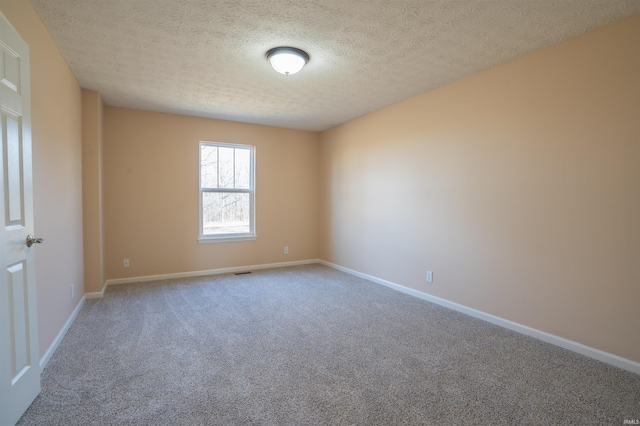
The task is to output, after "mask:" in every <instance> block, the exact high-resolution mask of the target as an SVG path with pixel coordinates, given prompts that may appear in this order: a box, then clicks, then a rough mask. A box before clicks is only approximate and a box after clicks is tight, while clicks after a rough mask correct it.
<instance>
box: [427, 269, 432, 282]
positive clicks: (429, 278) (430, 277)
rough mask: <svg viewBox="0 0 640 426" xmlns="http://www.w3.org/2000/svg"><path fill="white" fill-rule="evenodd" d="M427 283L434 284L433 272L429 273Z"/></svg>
mask: <svg viewBox="0 0 640 426" xmlns="http://www.w3.org/2000/svg"><path fill="white" fill-rule="evenodd" d="M427 282H428V283H432V282H433V272H431V271H427Z"/></svg>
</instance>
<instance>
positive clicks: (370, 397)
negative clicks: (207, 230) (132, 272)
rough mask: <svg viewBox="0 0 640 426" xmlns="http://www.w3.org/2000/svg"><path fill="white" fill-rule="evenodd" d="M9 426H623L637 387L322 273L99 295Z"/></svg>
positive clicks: (274, 273)
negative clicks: (39, 389)
mask: <svg viewBox="0 0 640 426" xmlns="http://www.w3.org/2000/svg"><path fill="white" fill-rule="evenodd" d="M42 385H43V389H42V393H41V394H40V396H38V398H37V399H36V400H35V402H34V403H33V404H32V405H31V407H30V408H29V410H28V411H27V412H26V413H25V415H24V416H23V417H22V419H21V420H20V422H19V424H25V425H26V424H37V425H90V424H96V425H102V424H145V425H173V424H180V425H261V424H264V425H321V424H326V425H352V424H356V425H401V424H407V425H411V424H425V425H448V424H480V425H499V424H507V425H513V424H544V425H560V424H581V425H584V424H599V425H600V424H612V425H620V424H623V421H624V420H625V419H638V418H640V376H638V375H635V374H632V373H629V372H626V371H623V370H620V369H617V368H615V367H611V366H608V365H606V364H603V363H600V362H598V361H594V360H592V359H590V358H587V357H584V356H581V355H578V354H575V353H573V352H569V351H566V350H563V349H560V348H558V347H555V346H552V345H549V344H546V343H543V342H541V341H538V340H535V339H532V338H529V337H526V336H523V335H520V334H517V333H515V332H512V331H509V330H505V329H502V328H500V327H497V326H494V325H492V324H489V323H486V322H483V321H480V320H478V319H475V318H472V317H469V316H466V315H463V314H460V313H457V312H455V311H451V310H448V309H445V308H442V307H440V306H437V305H434V304H430V303H428V302H425V301H423V300H420V299H417V298H414V297H411V296H407V295H405V294H403V293H400V292H396V291H394V290H391V289H388V288H386V287H383V286H380V285H378V284H373V283H370V282H368V281H365V280H362V279H359V278H356V277H353V276H350V275H347V274H344V273H341V272H338V271H335V270H333V269H330V268H327V267H325V266H320V265H309V266H301V267H292V268H283V269H273V270H262V271H255V272H253V273H252V274H249V275H238V276H236V275H231V274H228V275H218V276H209V277H200V278H190V279H183V280H166V281H156V282H149V283H141V284H127V285H120V286H111V287H109V288H108V291H107V292H106V294H105V297H104V298H103V299H97V300H89V301H87V302H86V304H85V306H84V307H83V308H82V310H81V312H80V314H79V315H78V317H77V319H76V321H75V323H74V324H73V325H72V327H71V328H70V329H69V332H68V333H67V335H66V337H65V338H64V340H63V341H62V343H61V344H60V346H59V348H58V350H57V351H56V353H55V354H54V355H53V357H52V358H51V361H50V362H49V364H48V366H47V368H46V369H45V371H44V373H43V376H42Z"/></svg>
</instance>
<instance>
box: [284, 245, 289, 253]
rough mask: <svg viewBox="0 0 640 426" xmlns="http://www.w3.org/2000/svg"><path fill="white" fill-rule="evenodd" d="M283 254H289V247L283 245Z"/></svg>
mask: <svg viewBox="0 0 640 426" xmlns="http://www.w3.org/2000/svg"><path fill="white" fill-rule="evenodd" d="M284 254H289V247H286V246H285V248H284Z"/></svg>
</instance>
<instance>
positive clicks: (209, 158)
mask: <svg viewBox="0 0 640 426" xmlns="http://www.w3.org/2000/svg"><path fill="white" fill-rule="evenodd" d="M200 162H201V167H200V187H201V188H217V187H218V147H216V146H208V145H201V146H200Z"/></svg>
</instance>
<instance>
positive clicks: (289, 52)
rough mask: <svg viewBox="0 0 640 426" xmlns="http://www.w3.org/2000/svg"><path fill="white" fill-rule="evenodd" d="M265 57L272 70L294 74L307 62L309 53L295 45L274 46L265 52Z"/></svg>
mask: <svg viewBox="0 0 640 426" xmlns="http://www.w3.org/2000/svg"><path fill="white" fill-rule="evenodd" d="M267 59H268V60H269V63H270V64H271V66H272V67H273V69H274V70H276V71H278V72H279V73H281V74H284V75H291V74H295V73H297V72H298V71H300V70H301V69H302V67H304V66H305V65H306V64H307V62H309V55H308V54H307V52H305V51H304V50H300V49H296V48H295V47H274V48H273V49H270V50H269V51H268V52H267Z"/></svg>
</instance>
